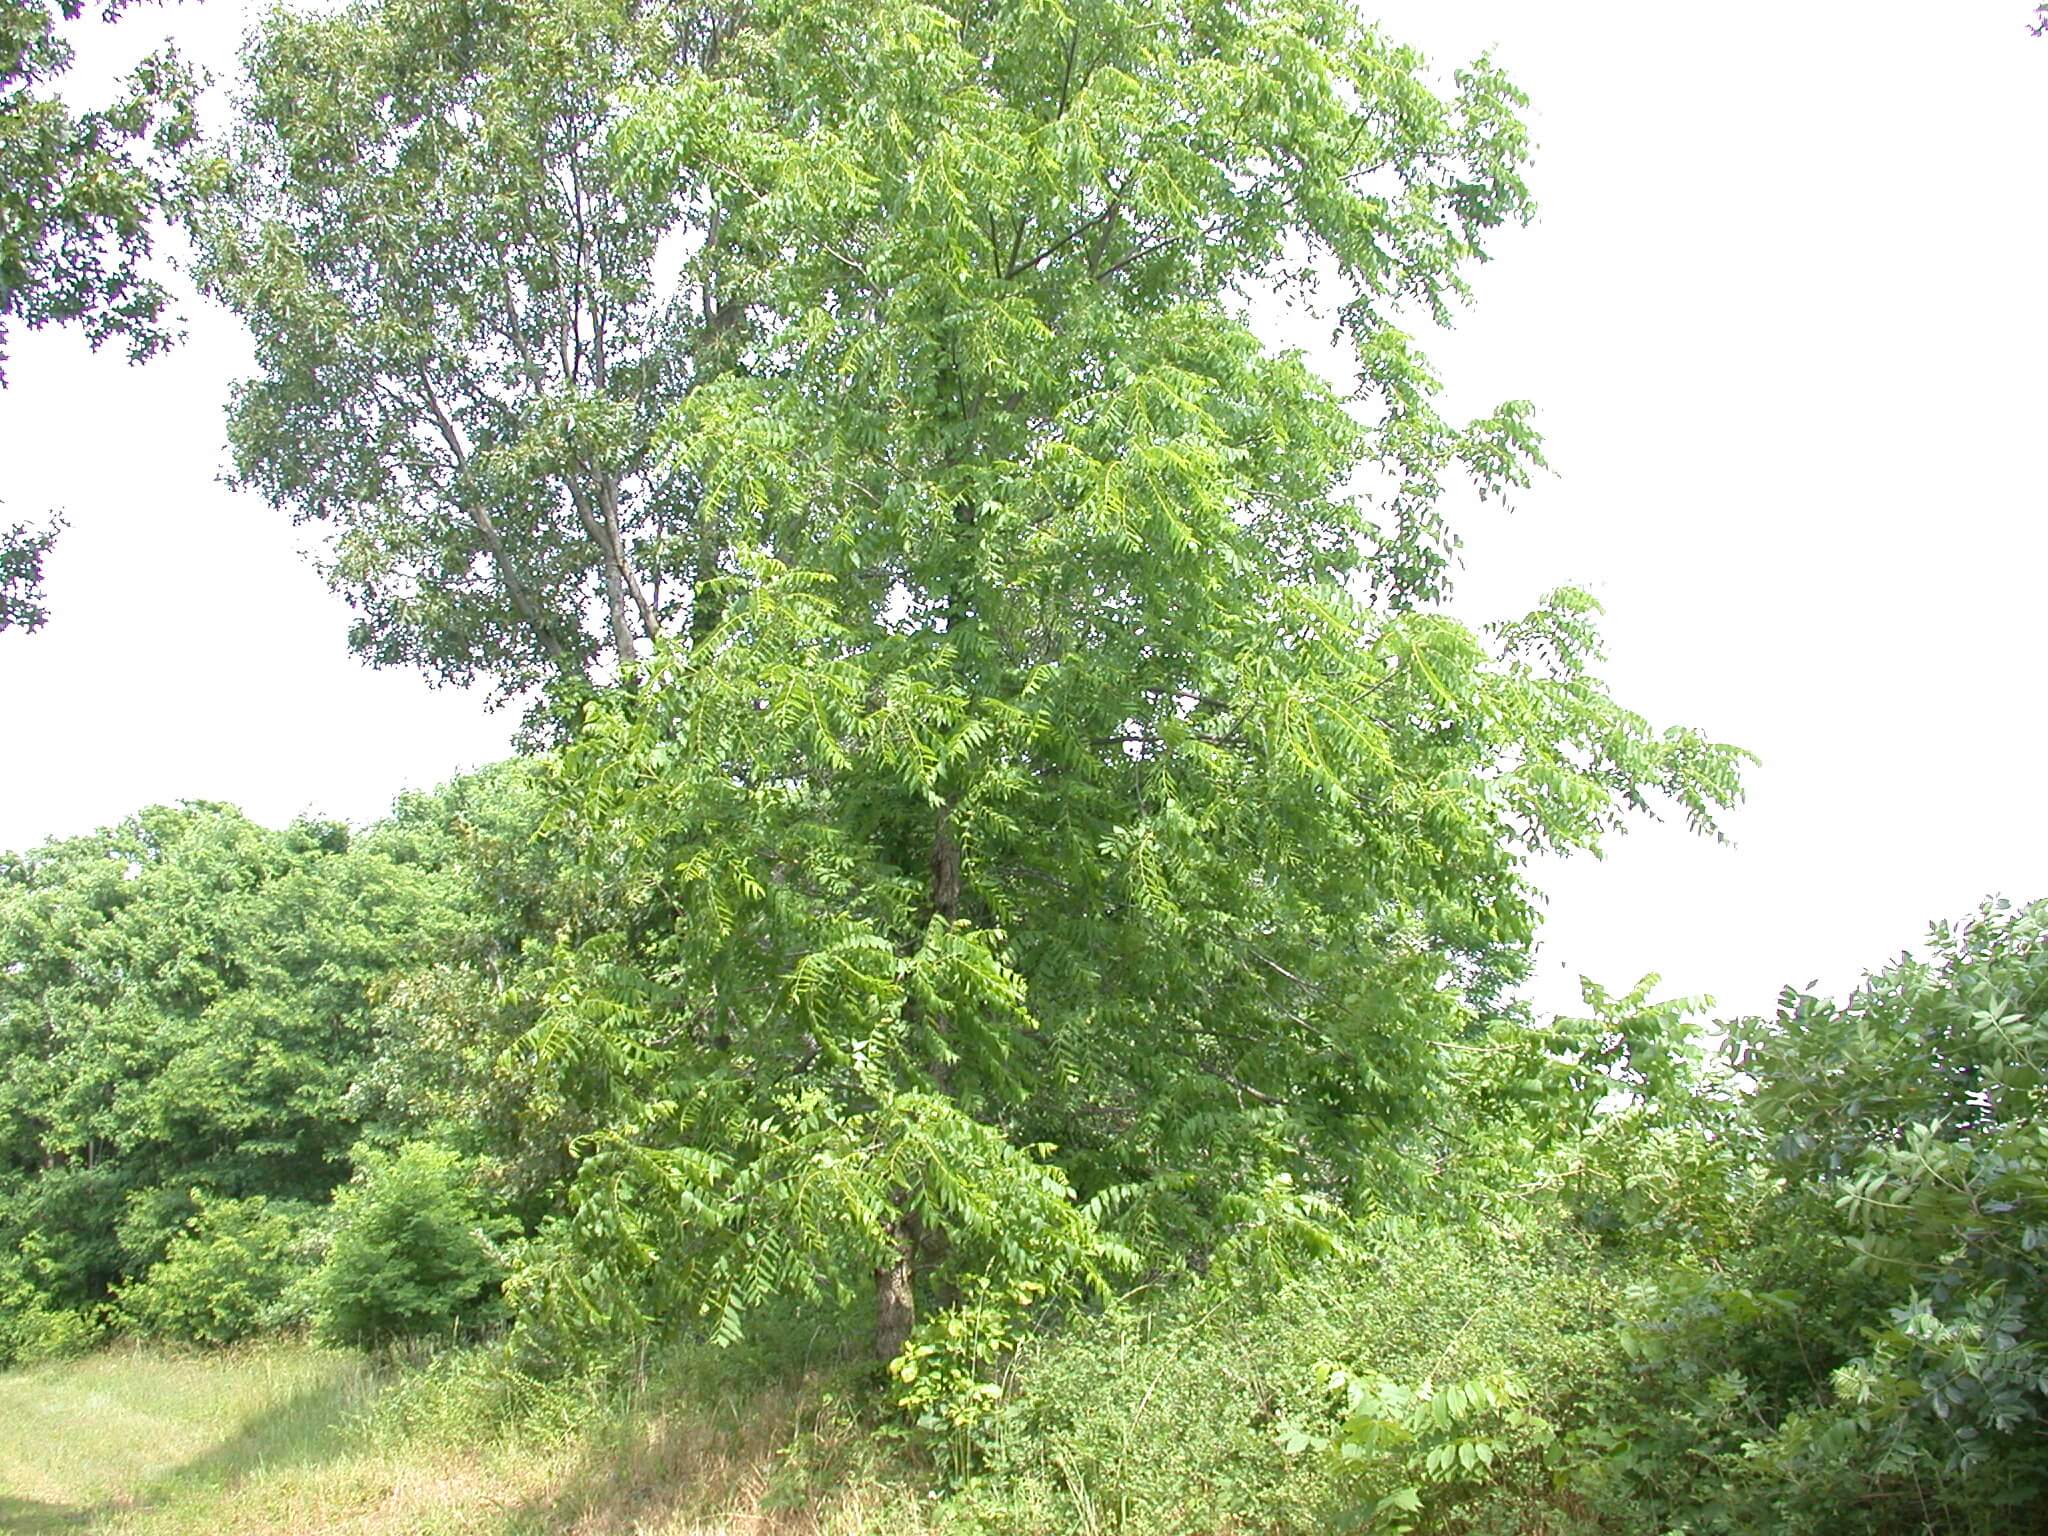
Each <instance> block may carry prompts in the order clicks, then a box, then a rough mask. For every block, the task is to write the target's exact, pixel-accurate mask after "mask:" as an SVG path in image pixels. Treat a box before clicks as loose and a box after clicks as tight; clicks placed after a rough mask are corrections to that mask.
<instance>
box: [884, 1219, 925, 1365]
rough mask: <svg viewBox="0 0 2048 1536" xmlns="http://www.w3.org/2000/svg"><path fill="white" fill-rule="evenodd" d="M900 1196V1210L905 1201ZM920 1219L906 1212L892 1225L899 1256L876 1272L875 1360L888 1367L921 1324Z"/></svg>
mask: <svg viewBox="0 0 2048 1536" xmlns="http://www.w3.org/2000/svg"><path fill="white" fill-rule="evenodd" d="M905 1198H907V1197H904V1196H900V1195H899V1196H898V1208H899V1209H901V1206H902V1202H903V1200H904V1199H905ZM919 1236H920V1233H919V1231H918V1221H917V1217H916V1216H915V1215H913V1214H912V1213H910V1212H909V1211H904V1212H903V1214H902V1215H900V1216H898V1217H897V1218H896V1220H895V1221H894V1222H892V1223H890V1226H889V1238H890V1241H891V1242H892V1243H893V1244H894V1245H895V1250H896V1251H895V1256H894V1257H893V1258H891V1259H890V1260H889V1262H888V1263H886V1264H883V1265H881V1266H879V1267H878V1268H877V1269H876V1270H875V1357H876V1358H877V1359H878V1360H881V1361H882V1362H883V1363H884V1364H886V1363H887V1362H889V1361H891V1360H894V1359H895V1358H896V1357H897V1356H898V1355H900V1354H902V1353H903V1346H904V1345H905V1344H906V1343H908V1342H909V1339H910V1330H911V1329H912V1328H913V1327H915V1326H916V1324H917V1285H916V1282H917V1250H918V1239H919Z"/></svg>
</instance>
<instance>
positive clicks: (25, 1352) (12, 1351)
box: [0, 1258, 101, 1366]
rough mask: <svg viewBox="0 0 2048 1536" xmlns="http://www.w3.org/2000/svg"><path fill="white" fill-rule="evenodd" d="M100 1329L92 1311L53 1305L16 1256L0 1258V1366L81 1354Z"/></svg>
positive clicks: (92, 1342)
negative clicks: (7, 1258)
mask: <svg viewBox="0 0 2048 1536" xmlns="http://www.w3.org/2000/svg"><path fill="white" fill-rule="evenodd" d="M100 1333H101V1329H100V1324H99V1322H98V1321H97V1319H96V1317H95V1314H93V1313H91V1312H86V1311H82V1310H77V1309H73V1308H69V1307H61V1306H53V1305H52V1304H51V1301H50V1298H49V1296H48V1294H47V1293H46V1292H44V1291H43V1290H42V1289H41V1288H40V1287H39V1286H37V1285H36V1284H35V1282H34V1281H33V1280H32V1279H30V1278H29V1275H28V1274H27V1273H26V1267H25V1266H24V1264H23V1263H22V1261H21V1260H20V1259H19V1258H14V1259H11V1260H0V1366H7V1365H30V1364H33V1363H34V1362H36V1361H38V1360H54V1359H61V1358H63V1357H64V1356H67V1355H77V1354H83V1353H84V1352H85V1351H86V1350H88V1349H90V1348H91V1347H92V1346H93V1345H94V1344H96V1343H98V1342H99V1339H100Z"/></svg>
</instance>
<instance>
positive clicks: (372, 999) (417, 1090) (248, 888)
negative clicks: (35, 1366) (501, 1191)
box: [0, 764, 547, 1338]
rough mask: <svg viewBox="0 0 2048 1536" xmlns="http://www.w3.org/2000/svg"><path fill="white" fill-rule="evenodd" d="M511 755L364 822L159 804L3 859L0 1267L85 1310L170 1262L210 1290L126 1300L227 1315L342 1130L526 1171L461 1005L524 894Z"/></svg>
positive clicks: (488, 1060)
mask: <svg viewBox="0 0 2048 1536" xmlns="http://www.w3.org/2000/svg"><path fill="white" fill-rule="evenodd" d="M526 782H527V775H526V773H525V772H524V770H523V769H522V768H521V767H520V766H519V765H516V764H515V765H508V767H507V768H505V769H501V770H497V771H494V772H492V773H489V774H486V775H482V776H480V777H479V778H477V779H474V780H470V781H464V782H460V783H458V784H456V785H453V786H451V787H450V788H449V789H448V790H447V791H444V792H443V793H442V794H441V795H438V796H418V797H411V798H409V799H407V800H405V801H403V802H401V803H400V805H399V807H398V809H397V811H396V813H395V814H394V816H393V817H392V818H391V819H390V820H389V821H387V822H385V823H383V824H382V825H380V826H379V827H377V828H374V829H372V830H371V831H369V832H368V833H366V834H353V833H351V832H350V831H349V829H347V828H346V827H343V826H339V825H336V824H333V823H325V822H316V821H302V822H299V823H296V824H294V825H293V826H291V827H288V828H286V829H284V830H282V831H276V830H271V829H268V828H264V827H259V826H257V825H255V824H254V823H252V822H250V821H248V820H247V819H246V818H245V817H243V816H241V815H240V814H239V813H238V812H236V811H234V810H232V809H231V808H229V807H226V806H220V805H211V804H200V803H188V804H186V805H184V806H180V807H156V808H153V809H151V810H147V811H144V812H141V813H140V814H139V815H137V816H135V817H133V818H131V819H130V820H129V821H127V822H125V823H123V824H122V825H120V826H118V827H114V828H110V829H108V830H106V831H104V832H101V833H98V834H95V835H93V836H90V837H82V838H73V839H68V840H64V841H60V842H54V843H50V844H46V845H44V846H43V847H41V848H38V849H35V850H32V851H30V852H27V853H23V854H10V855H6V856H5V857H4V859H0V1272H4V1273H6V1274H7V1275H9V1276H10V1277H12V1282H13V1283H15V1284H19V1285H21V1286H22V1287H24V1289H23V1291H22V1293H21V1294H22V1295H24V1296H28V1295H33V1296H34V1297H35V1298H37V1304H38V1305H39V1306H42V1307H45V1308H50V1309H55V1310H56V1311H59V1312H78V1311H80V1310H81V1309H83V1310H84V1311H85V1312H86V1313H88V1314H89V1313H91V1312H92V1311H93V1310H94V1309H96V1308H98V1307H99V1306H100V1304H101V1303H103V1302H104V1301H106V1300H107V1299H108V1298H109V1297H110V1296H111V1295H112V1293H113V1292H114V1291H115V1290H116V1288H117V1287H123V1284H124V1282H128V1281H132V1280H135V1279H138V1278H140V1277H142V1276H145V1275H147V1274H150V1273H151V1272H152V1266H157V1265H159V1264H160V1262H162V1263H169V1264H170V1265H172V1267H173V1272H174V1273H183V1274H186V1275H187V1276H189V1277H192V1278H193V1279H194V1281H195V1283H196V1279H197V1277H198V1276H200V1275H211V1276H213V1277H214V1279H215V1281H218V1282H219V1285H218V1287H217V1293H216V1294H214V1295H211V1296H208V1297H204V1298H198V1299H193V1300H191V1301H189V1302H188V1301H185V1300H181V1299H180V1298H179V1297H178V1296H176V1295H174V1294H171V1292H170V1291H169V1290H167V1288H166V1286H167V1284H168V1282H166V1284H158V1285H153V1286H145V1287H143V1288H141V1289H136V1288H135V1287H133V1286H132V1285H130V1286H127V1287H125V1288H123V1289H122V1291H121V1297H122V1308H123V1309H125V1311H126V1314H127V1315H128V1316H129V1317H131V1318H132V1319H133V1320H135V1321H136V1322H137V1323H138V1325H139V1326H141V1327H143V1328H144V1329H145V1330H146V1331H158V1332H171V1333H176V1334H181V1335H184V1336H189V1337H195V1338H224V1337H228V1336H231V1335H233V1334H234V1333H237V1332H241V1331H247V1330H248V1329H249V1328H251V1327H254V1326H257V1324H258V1322H259V1320H260V1319H262V1318H264V1317H267V1316H270V1315H271V1314H270V1310H269V1309H270V1308H271V1307H272V1306H273V1304H275V1303H278V1302H279V1301H280V1298H281V1288H282V1282H281V1281H278V1280H277V1279H276V1277H275V1275H273V1274H272V1273H271V1271H272V1270H273V1268H274V1266H275V1264H277V1263H279V1262H283V1260H284V1257H285V1256H286V1255H288V1254H289V1255H304V1254H307V1253H310V1252H312V1248H311V1247H309V1246H307V1245H304V1244H301V1243H298V1242H297V1241H296V1240H295V1239H294V1238H293V1237H292V1232H295V1231H296V1229H297V1228H298V1227H300V1226H303V1225H304V1224H305V1222H306V1220H307V1219H308V1213H309V1212H311V1211H312V1210H314V1209H315V1208H317V1207H320V1206H323V1205H324V1204H325V1202H326V1201H327V1200H328V1198H329V1196H330V1195H331V1193H332V1192H333V1190H334V1189H335V1187H336V1186H337V1185H338V1184H341V1183H343V1182H344V1181H346V1180H347V1179H348V1178H349V1176H350V1173H351V1170H352V1169H353V1168H354V1167H356V1166H357V1164H358V1163H359V1162H360V1160H361V1157H362V1152H361V1151H360V1150H359V1148H360V1147H370V1148H374V1147H376V1146H378V1145H380V1144H389V1143H394V1142H396V1141H399V1140H402V1139H405V1138H407V1137H409V1136H414V1135H419V1134H428V1135H432V1136H438V1137H440V1138H442V1139H443V1140H445V1141H447V1142H449V1143H451V1144H452V1145H453V1146H454V1147H456V1148H459V1149H460V1150H462V1151H463V1152H465V1153H468V1154H470V1155H474V1156H482V1157H485V1158H487V1159H490V1160H491V1167H492V1169H493V1171H494V1174H495V1182H496V1183H498V1184H499V1185H500V1186H501V1187H503V1188H505V1189H506V1190H507V1191H508V1192H509V1193H511V1194H513V1195H514V1196H515V1197H517V1196H518V1195H520V1194H521V1193H528V1192H530V1191H531V1190H532V1189H533V1188H534V1187H535V1186H536V1185H538V1184H540V1183H542V1182H543V1181H544V1177H545V1176H544V1174H541V1173H538V1172H535V1171H533V1169H532V1168H529V1167H528V1164H529V1163H535V1164H536V1166H544V1165H545V1163H546V1161H547V1157H546V1153H545V1152H542V1154H541V1155H540V1157H539V1158H538V1159H537V1160H536V1159H535V1158H534V1155H533V1153H532V1151H531V1150H530V1149H528V1148H527V1147H525V1146H524V1145H523V1142H524V1139H525V1137H524V1132H525V1129H526V1121H525V1119H524V1118H523V1117H524V1116H526V1115H527V1114H528V1113H529V1112H530V1111H529V1107H528V1105H529V1100H528V1099H527V1098H525V1097H521V1096H520V1095H519V1094H518V1093H517V1091H516V1090H512V1089H509V1088H505V1087H503V1086H502V1083H503V1078H502V1075H501V1074H500V1069H499V1065H498V1062H497V1059H496V1056H497V1053H496V1051H495V1050H494V1049H493V1048H492V1047H491V1044H490V1038H489V1035H488V1032H487V1030H482V1029H479V1030H474V1031H472V1030H470V1029H469V1028H468V1027H467V1022H468V1021H469V1020H470V1019H471V1018H472V1017H473V1016H474V1015H475V1014H476V1013H477V1012H479V1011H483V1012H486V1013H488V1012H489V1011H490V1007H491V1004H490V1003H489V1001H488V999H490V998H491V997H492V996H493V995H494V993H495V992H496V991H502V989H503V988H504V987H505V986H507V985H508V983H509V980H510V977H509V975H508V972H509V971H511V970H513V969H516V966H517V964H518V957H519V953H520V949H521V946H522V944H523V942H524V940H525V937H526V935H527V933H528V932H529V931H530V924H531V923H532V921H534V919H533V916H532V913H531V911H530V910H528V909H527V908H525V907H523V906H521V905H520V900H521V898H522V897H525V898H528V899H537V898H534V897H533V896H532V892H531V888H528V887H523V886H522V884H521V882H522V881H524V880H529V879H532V878H533V875H532V872H531V870H530V869H525V870H522V866H521V863H520V859H519V852H520V849H514V850H511V851H510V852H509V853H508V857H507V858H506V859H505V860H504V861H503V863H502V864H500V863H498V862H496V853H495V850H497V849H498V848H499V847H500V846H501V843H500V842H499V841H497V839H503V838H505V837H507V836H508V835H509V836H510V837H512V838H513V839H514V840H515V841H519V842H520V843H521V845H522V847H523V840H524V839H525V838H527V837H529V836H530V833H531V828H532V816H531V812H530V810H523V809H522V808H521V807H522V800H521V796H522V794H523V793H524V789H523V786H524V785H525V784H526ZM486 857H489V858H491V859H492V860H493V862H492V864H491V865H490V868H491V869H492V871H493V873H492V874H491V875H490V876H488V877H486V876H485V875H484V874H483V873H482V871H483V869H484V867H485V866H484V864H483V862H482V860H483V859H484V858H486ZM451 972H453V973H455V975H456V976H458V977H459V978H460V983H459V984H457V982H455V981H452V980H450V979H449V975H450V973H451ZM480 998H481V999H483V1001H479V999H480ZM479 1058H481V1059H479ZM531 1112H533V1113H540V1114H545V1113H546V1110H545V1108H542V1109H540V1110H538V1111H531ZM288 1229H289V1230H288ZM238 1265H242V1266H245V1267H249V1268H251V1270H252V1273H251V1275H250V1276H249V1282H248V1283H249V1285H250V1286H253V1287H254V1289H253V1290H248V1291H247V1294H246V1295H244V1294H243V1290H244V1287H242V1286H241V1283H240V1282H238V1281H234V1280H232V1279H230V1278H228V1277H229V1275H230V1273H231V1272H235V1271H236V1267H237V1266H238ZM187 1306H196V1307H199V1308H202V1309H204V1314H203V1315H202V1314H201V1313H193V1312H186V1311H183V1310H181V1309H182V1308H185V1307H187Z"/></svg>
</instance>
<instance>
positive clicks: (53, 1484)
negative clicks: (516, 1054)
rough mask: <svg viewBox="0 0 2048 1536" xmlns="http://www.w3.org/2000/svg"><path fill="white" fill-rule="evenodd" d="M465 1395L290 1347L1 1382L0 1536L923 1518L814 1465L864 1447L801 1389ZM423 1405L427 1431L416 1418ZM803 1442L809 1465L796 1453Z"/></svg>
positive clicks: (121, 1362) (503, 1531)
mask: <svg viewBox="0 0 2048 1536" xmlns="http://www.w3.org/2000/svg"><path fill="white" fill-rule="evenodd" d="M423 1387H424V1390H423ZM468 1392H469V1388H468V1387H467V1385H466V1384H465V1382H464V1381H463V1379H462V1378H461V1377H460V1376H459V1375H457V1376H454V1377H453V1378H451V1379H450V1380H448V1381H446V1382H435V1381H432V1380H427V1379H424V1378H422V1377H421V1376H420V1375H419V1374H418V1373H417V1372H416V1371H414V1372H402V1371H399V1370H397V1369H395V1368H393V1367H390V1366H384V1367H381V1368H379V1367H376V1366H373V1365H372V1364H371V1363H370V1362H369V1361H368V1360H366V1359H365V1358H364V1357H363V1356H360V1355H356V1354H351V1353H345V1352H337V1351H332V1350H322V1349H316V1348H313V1347H311V1346H308V1345H305V1344H299V1343H287V1342H280V1343H272V1344H267V1345H264V1346H262V1347H258V1348H248V1349H238V1350H232V1351H226V1352H214V1353H204V1354H201V1353H173V1352H168V1351H164V1350H158V1349H149V1348H141V1347H123V1348H119V1349H113V1350H109V1351H106V1352H104V1353H101V1354H97V1355H93V1356H89V1357H87V1358H85V1359H81V1360H70V1361H59V1362H51V1363H47V1364H43V1365H38V1366H34V1367H31V1368H29V1369H25V1370H18V1371H13V1372H8V1373H6V1374H4V1375H0V1532H6V1533H8V1536H55V1533H64V1536H243V1533H248V1536H254V1533H258V1532H262V1533H269V1532H291V1533H294V1536H300V1533H326V1532H333V1533H342V1532H346V1533H349V1536H441V1533H458V1532H462V1533H467V1532H476V1533H490V1536H543V1533H553V1532H565V1533H575V1536H625V1533H628V1532H632V1533H645V1536H724V1533H728V1532H746V1533H749V1536H752V1533H789V1536H811V1533H819V1536H824V1533H834V1532H846V1533H851V1532H867V1531H878V1530H881V1529H884V1528H889V1529H895V1530H899V1531H900V1530H905V1529H908V1528H914V1526H915V1524H916V1523H918V1516H917V1514H916V1513H915V1509H914V1502H915V1501H914V1498H913V1497H912V1496H911V1495H908V1494H902V1493H892V1492H891V1491H889V1490H888V1489H887V1488H886V1487H885V1486H884V1485H883V1483H882V1482H881V1481H879V1480H878V1479H877V1478H876V1477H874V1476H873V1475H872V1472H873V1468H872V1466H871V1465H869V1464H867V1463H865V1462H861V1463H860V1464H859V1465H858V1466H855V1465H853V1464H851V1463H848V1464H846V1465H844V1466H842V1467H841V1469H840V1472H841V1474H843V1475H836V1476H833V1477H827V1478H824V1479H819V1478H816V1477H815V1476H811V1475H809V1473H808V1472H806V1468H815V1465H816V1463H817V1460H818V1457H819V1456H820V1455H821V1454H823V1453H829V1451H830V1450H831V1448H832V1447H833V1446H834V1445H838V1446H841V1447H848V1448H852V1449H853V1450H854V1451H856V1452H863V1451H864V1441H863V1440H862V1438H861V1435H860V1432H859V1431H858V1429H857V1427H855V1426H852V1425H846V1426H841V1427H835V1426H834V1425H833V1424H831V1423H830V1422H828V1421H827V1420H826V1419H824V1418H821V1417H820V1415H819V1412H818V1408H817V1404H816V1402H815V1401H814V1400H813V1399H812V1398H811V1397H808V1396H806V1395H805V1394H804V1393H802V1392H801V1391H799V1390H797V1389H796V1388H793V1387H785V1388H780V1389H777V1388H773V1387H770V1388H768V1389H767V1390H765V1391H764V1392H762V1393H760V1394H758V1395H754V1396H752V1397H751V1399H750V1400H749V1401H747V1402H745V1403H742V1402H740V1401H738V1400H736V1399H734V1398H733V1397H731V1396H729V1395H727V1394H724V1393H720V1394H716V1395H713V1396H707V1397H704V1398H701V1399H700V1398H695V1397H692V1396H691V1395H690V1393H689V1392H688V1391H687V1389H686V1388H685V1389H677V1388H669V1389H666V1390H664V1391H663V1392H661V1393H659V1394H652V1395H650V1396H649V1397H647V1398H644V1399H642V1400H640V1401H638V1402H632V1403H625V1404H621V1405H617V1406H614V1407H612V1408H610V1409H607V1410H604V1411H600V1412H595V1413H591V1414H588V1415H586V1416H585V1422H583V1423H581V1424H580V1425H576V1424H565V1423H563V1422H561V1421H560V1420H559V1419H558V1420H557V1422H556V1424H555V1426H554V1427H553V1428H552V1429H549V1430H546V1431H533V1430H526V1431H518V1430H510V1429H506V1428H504V1427H502V1425H498V1426H494V1425H492V1424H491V1423H490V1422H489V1421H488V1420H489V1415H488V1413H487V1411H485V1410H478V1411H477V1412H475V1413H474V1414H470V1415H469V1416H468V1417H467V1418H466V1417H465V1414H466V1413H467V1409H466V1407H465V1403H466V1394H468ZM423 1398H425V1399H428V1400H429V1406H430V1407H431V1408H432V1409H433V1410H434V1411H433V1414H432V1415H431V1416H430V1417H432V1418H433V1420H434V1422H430V1423H425V1424H422V1423H421V1422H420V1419H419V1415H418V1413H417V1411H416V1410H417V1409H418V1408H419V1407H420V1404H421V1401H422V1399H423ZM799 1430H801V1435H800V1436H799ZM799 1438H801V1440H802V1443H803V1445H804V1447H805V1454H804V1455H803V1456H801V1457H797V1458H791V1457H788V1456H786V1455H785V1454H784V1453H785V1451H786V1450H787V1448H788V1447H789V1446H790V1445H791V1444H792V1443H795V1442H796V1441H797V1440H798V1439H799ZM821 1447H822V1448H823V1452H821ZM855 1460H856V1461H858V1460H859V1457H858V1456H856V1458H855Z"/></svg>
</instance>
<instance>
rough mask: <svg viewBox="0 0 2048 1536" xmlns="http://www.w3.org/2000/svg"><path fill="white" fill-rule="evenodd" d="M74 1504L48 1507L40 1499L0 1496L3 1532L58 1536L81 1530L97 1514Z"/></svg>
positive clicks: (24, 1535) (0, 1522) (6, 1494)
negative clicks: (58, 1534)
mask: <svg viewBox="0 0 2048 1536" xmlns="http://www.w3.org/2000/svg"><path fill="white" fill-rule="evenodd" d="M95 1513H97V1512H96V1511H95V1510H92V1509H81V1508H79V1507H78V1506H76V1505H73V1504H45V1503H44V1502H43V1501H42V1500H41V1499H18V1498H16V1497H15V1496H14V1495H13V1494H11V1493H0V1531H5V1532H7V1533H8V1536H57V1533H58V1532H61V1531H82V1530H84V1529H85V1528H86V1526H87V1525H89V1524H90V1523H91V1521H92V1519H93V1516H94V1514H95Z"/></svg>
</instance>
